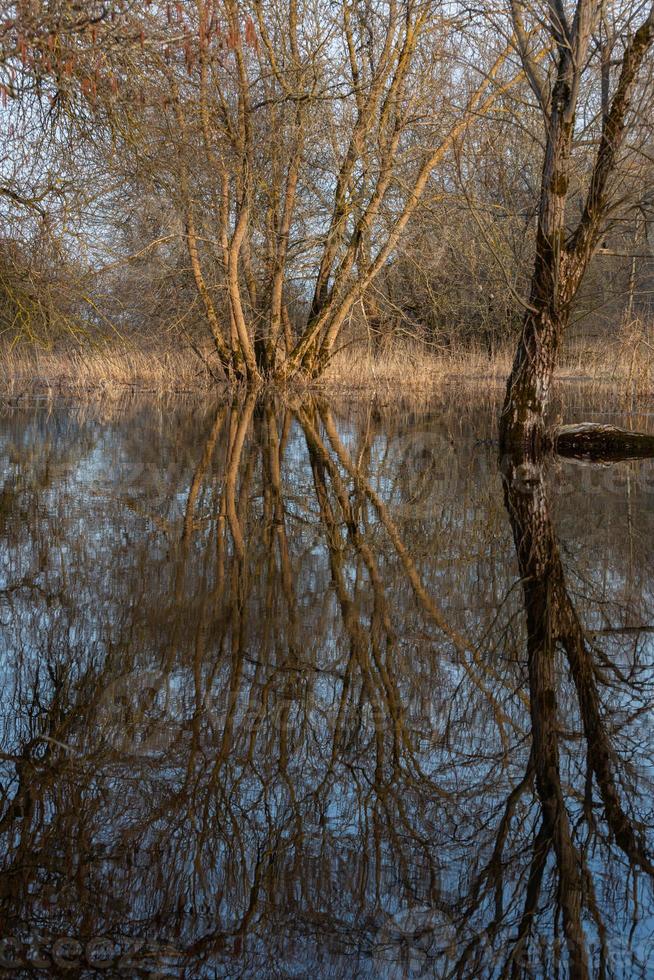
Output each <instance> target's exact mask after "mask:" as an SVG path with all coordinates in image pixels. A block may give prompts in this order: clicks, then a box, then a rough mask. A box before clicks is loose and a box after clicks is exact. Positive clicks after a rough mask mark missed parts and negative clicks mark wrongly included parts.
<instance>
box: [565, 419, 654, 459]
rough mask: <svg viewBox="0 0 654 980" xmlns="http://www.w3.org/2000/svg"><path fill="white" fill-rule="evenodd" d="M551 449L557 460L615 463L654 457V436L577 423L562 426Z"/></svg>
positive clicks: (612, 427) (596, 424)
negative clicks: (565, 458) (572, 457)
mask: <svg viewBox="0 0 654 980" xmlns="http://www.w3.org/2000/svg"><path fill="white" fill-rule="evenodd" d="M554 449H555V450H556V452H557V453H558V454H559V455H560V456H575V457H581V458H584V459H595V460H606V461H612V460H613V461H618V460H621V459H643V458H646V457H649V456H654V435H648V434H647V433H645V432H631V431H629V429H620V428H618V427H617V426H615V425H602V424H600V423H596V422H580V423H578V424H576V425H562V426H559V428H557V429H556V430H555V432H554Z"/></svg>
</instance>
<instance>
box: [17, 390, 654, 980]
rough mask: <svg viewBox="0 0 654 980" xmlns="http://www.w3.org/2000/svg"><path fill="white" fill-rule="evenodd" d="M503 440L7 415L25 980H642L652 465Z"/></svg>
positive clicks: (211, 408)
mask: <svg viewBox="0 0 654 980" xmlns="http://www.w3.org/2000/svg"><path fill="white" fill-rule="evenodd" d="M492 417H493V409H492V407H490V406H489V405H488V404H487V403H484V402H483V401H482V400H479V401H477V402H475V400H474V399H472V398H469V399H462V398H461V396H460V393H459V394H458V397H457V398H456V399H455V398H454V397H447V398H444V399H443V400H442V401H439V402H437V403H434V404H433V405H431V406H429V407H427V408H422V409H419V410H418V409H413V410H410V409H408V408H406V407H403V406H401V405H396V406H388V405H387V406H379V405H369V406H368V405H360V404H359V405H356V406H343V405H341V406H330V405H328V404H327V403H325V402H320V401H315V402H311V401H309V402H306V403H298V404H297V405H295V406H294V407H293V408H290V407H288V406H283V405H280V404H276V403H273V402H259V403H257V402H255V401H254V400H249V401H245V402H240V403H238V404H234V405H228V404H216V405H203V406H201V407H199V406H197V405H193V404H186V403H172V404H171V403H165V404H163V403H162V404H158V403H151V402H140V401H134V402H129V403H126V404H124V405H120V406H115V405H113V406H112V405H107V404H97V405H86V406H80V405H71V404H68V403H64V402H61V403H55V404H50V405H42V406H38V405H35V406H28V407H25V408H21V409H18V408H13V409H9V410H7V411H6V412H5V414H4V415H3V417H2V418H1V419H0V474H1V481H0V535H1V546H0V675H1V678H2V700H1V703H0V794H1V795H0V860H1V862H2V865H1V876H0V939H1V940H2V945H1V946H0V957H1V960H0V965H1V966H2V968H3V969H4V971H5V973H6V975H8V976H16V977H22V976H25V977H31V976H50V975H59V974H61V975H66V976H89V977H91V976H98V977H100V976H128V977H132V976H134V977H137V976H163V977H187V978H193V980H195V978H204V977H207V978H208V977H292V978H295V977H297V978H300V977H302V978H304V977H307V976H313V977H336V978H345V977H348V978H349V977H364V978H367V977H381V978H396V977H397V978H399V977H439V978H440V977H454V976H461V977H486V976H487V977H496V976H497V977H500V976H531V977H533V976H536V977H555V976H568V975H577V976H583V975H584V974H586V975H590V976H601V975H604V976H618V977H648V976H654V970H653V968H652V965H651V964H652V960H653V958H654V917H653V915H652V912H653V907H652V880H653V870H654V869H653V868H652V864H651V863H650V860H651V852H650V847H651V844H652V837H653V834H654V795H653V787H652V758H653V756H652V749H653V745H652V742H653V732H652V721H653V719H652V706H653V701H652V694H653V688H654V674H653V672H652V660H653V656H654V595H653V586H654V570H653V567H652V555H653V551H654V545H653V541H654V537H653V532H654V466H653V464H652V463H650V462H638V463H635V462H629V463H618V464H614V465H612V466H610V467H601V466H591V465H589V464H587V463H583V462H575V461H563V460H558V461H555V460H552V461H550V462H549V463H547V464H546V465H544V466H543V467H541V468H535V467H533V468H522V469H520V467H518V469H517V470H516V467H515V466H514V464H513V463H511V461H508V460H504V461H500V460H498V453H497V447H496V445H495V442H494V440H493V425H492ZM585 417H588V412H587V413H586V416H585ZM623 421H624V420H623ZM649 421H650V420H648V419H645V420H643V419H640V420H639V423H640V424H641V425H647V424H648V423H649ZM627 422H629V420H627Z"/></svg>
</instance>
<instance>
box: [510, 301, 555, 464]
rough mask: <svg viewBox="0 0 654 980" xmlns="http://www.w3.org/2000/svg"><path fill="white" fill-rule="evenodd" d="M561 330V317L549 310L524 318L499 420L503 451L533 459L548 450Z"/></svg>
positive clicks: (530, 314)
mask: <svg viewBox="0 0 654 980" xmlns="http://www.w3.org/2000/svg"><path fill="white" fill-rule="evenodd" d="M564 327H565V323H564V321H563V319H562V318H561V316H560V315H559V316H557V314H556V313H552V312H549V311H548V312H541V313H539V314H534V313H528V314H527V316H526V317H525V321H524V324H523V328H522V335H521V337H520V341H519V343H518V349H517V351H516V355H515V360H514V362H513V367H512V369H511V374H510V375H509V380H508V382H507V386H506V397H505V400H504V407H503V409H502V416H501V419H500V445H501V449H502V451H503V452H509V451H510V452H519V453H521V454H523V455H527V456H529V457H531V458H536V457H537V456H538V455H539V454H540V453H542V452H543V451H545V450H547V449H549V448H551V445H552V441H551V437H550V435H549V433H548V429H547V411H548V408H549V401H550V391H551V387H552V377H553V375H554V367H555V365H556V358H557V355H558V351H559V346H560V343H561V337H562V335H563V331H564Z"/></svg>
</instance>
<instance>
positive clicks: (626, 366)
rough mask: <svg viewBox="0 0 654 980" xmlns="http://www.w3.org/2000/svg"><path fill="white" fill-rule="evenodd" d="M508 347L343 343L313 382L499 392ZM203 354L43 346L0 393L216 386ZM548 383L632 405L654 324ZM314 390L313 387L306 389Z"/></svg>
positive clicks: (569, 358) (591, 344) (648, 358)
mask: <svg viewBox="0 0 654 980" xmlns="http://www.w3.org/2000/svg"><path fill="white" fill-rule="evenodd" d="M512 357H513V351H512V349H511V348H510V347H509V346H508V345H507V346H506V347H504V348H502V349H499V350H497V351H495V352H493V353H492V354H489V352H488V351H487V350H486V349H484V348H483V347H481V346H479V347H474V346H466V347H463V346H461V347H459V348H448V349H446V350H443V349H441V350H432V351H430V350H429V349H425V347H424V346H420V345H419V344H417V343H413V344H412V343H404V344H398V345H395V346H390V347H386V348H385V349H383V350H379V351H375V350H373V349H372V348H371V347H369V346H367V345H359V346H355V345H351V346H349V347H347V348H344V349H343V350H341V351H339V352H338V353H337V354H336V356H335V357H334V358H333V360H332V362H331V364H330V365H329V367H328V370H327V372H326V374H325V376H324V377H323V378H322V379H321V380H320V382H319V383H318V384H317V385H315V387H319V388H320V389H322V390H324V391H326V392H334V393H335V394H336V393H340V394H347V395H348V396H353V397H357V396H358V395H359V394H360V395H362V396H364V397H365V396H366V395H368V394H372V393H374V394H375V395H377V396H379V397H381V398H382V399H388V398H395V397H398V396H400V395H407V396H416V395H418V394H419V395H421V396H423V397H427V396H429V395H430V394H431V393H434V392H436V391H438V390H439V389H440V388H443V387H445V386H447V385H448V384H451V383H456V382H465V383H466V385H468V386H477V387H480V386H483V387H484V388H485V389H487V390H489V391H490V390H493V391H494V392H495V393H497V392H499V391H501V390H502V389H503V388H504V384H505V381H506V378H507V376H508V374H509V372H510V370H511V363H512ZM210 363H211V359H210V355H209V354H207V353H206V352H204V353H203V352H201V351H199V350H194V349H192V348H191V347H190V346H185V345H184V344H183V343H180V344H179V345H178V346H170V345H169V346H166V347H157V346H156V345H149V346H138V345H134V344H107V345H105V346H103V347H93V348H90V349H88V350H86V349H84V348H82V347H78V346H76V347H74V348H72V347H71V348H68V349H67V348H63V349H61V350H58V351H48V352H43V351H39V350H36V349H26V348H23V349H14V350H10V349H7V350H5V351H0V392H1V393H2V394H3V395H4V396H5V397H8V398H11V397H12V396H13V397H16V396H19V395H20V396H24V395H30V394H53V395H54V394H58V393H67V394H70V395H76V396H80V397H81V396H84V395H90V394H97V393H104V394H107V395H114V394H116V395H117V394H124V393H125V392H126V391H129V390H131V391H140V392H152V393H157V394H162V395H163V394H176V393H196V392H204V391H207V390H209V389H214V390H215V389H216V387H217V376H216V374H215V373H214V372H213V371H212V369H211V367H210ZM557 379H558V380H560V381H563V382H573V383H574V382H578V383H579V384H583V385H584V387H586V388H589V389H591V390H592V391H595V392H598V393H600V394H601V393H606V394H610V395H611V397H612V398H613V399H616V398H618V399H619V401H620V404H622V405H625V404H633V403H634V401H637V400H643V399H647V398H649V397H650V396H652V395H654V326H653V325H652V324H649V323H647V322H645V321H643V320H640V319H634V318H631V319H629V320H625V321H624V322H623V323H622V325H621V327H620V329H619V330H618V331H617V332H616V336H615V339H614V340H611V341H597V340H595V341H580V340H577V341H574V342H572V343H570V344H569V345H568V346H567V348H566V349H565V350H564V351H563V354H562V357H561V364H560V366H559V369H558V370H557ZM311 387H314V386H311Z"/></svg>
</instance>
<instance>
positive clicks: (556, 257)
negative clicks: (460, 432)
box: [500, 0, 654, 456]
mask: <svg viewBox="0 0 654 980" xmlns="http://www.w3.org/2000/svg"><path fill="white" fill-rule="evenodd" d="M524 9H525V4H524V3H522V2H520V0H515V3H514V5H513V10H514V25H515V30H516V36H517V40H518V46H519V48H520V53H521V56H522V60H523V64H524V68H525V74H526V76H527V77H528V78H529V81H530V84H531V86H532V89H533V90H534V92H535V94H536V97H537V99H538V101H539V104H540V106H541V109H542V112H543V117H544V120H545V130H546V149H545V159H544V162H543V172H542V177H541V196H540V207H539V214H538V231H537V235H536V259H535V263H534V272H533V277H532V285H531V295H530V301H529V307H528V311H527V313H526V314H525V318H524V322H523V328H522V333H521V336H520V339H519V341H518V348H517V351H516V356H515V360H514V363H513V368H512V371H511V374H510V376H509V380H508V384H507V390H506V398H505V401H504V408H503V410H502V416H501V419H500V443H501V447H502V449H503V450H504V451H505V452H516V451H517V452H521V453H523V454H524V453H526V454H528V455H530V456H536V455H538V453H539V452H541V451H542V450H543V449H544V448H548V447H549V446H551V445H552V443H553V438H552V436H551V434H550V433H549V432H548V429H547V411H548V408H549V401H550V392H551V387H552V378H553V375H554V369H555V367H556V363H557V358H558V354H559V350H560V347H561V342H562V340H563V336H564V333H565V329H566V326H567V323H568V318H569V312H570V305H571V303H572V301H573V300H574V297H575V295H576V293H577V291H578V289H579V286H580V284H581V282H582V279H583V276H584V273H585V271H586V269H587V268H588V264H589V262H590V260H591V257H592V255H593V252H594V250H595V248H596V246H597V242H598V240H599V237H600V235H601V233H602V230H603V225H604V221H605V218H606V214H607V211H608V204H609V201H608V184H609V180H610V179H611V177H612V176H613V174H614V172H615V167H616V161H617V157H618V153H619V150H620V147H621V145H622V142H623V139H624V135H625V127H626V124H627V119H628V114H629V111H630V108H631V102H632V98H633V94H634V90H635V87H636V83H637V78H638V72H639V70H640V68H641V66H642V63H643V61H644V59H645V57H646V55H647V54H648V52H649V50H650V48H651V46H652V43H653V42H654V4H652V5H651V6H650V9H649V14H648V15H647V16H646V18H645V19H644V21H643V22H642V23H641V25H640V27H639V28H638V30H637V31H636V32H635V33H634V34H633V36H632V37H631V38H630V39H629V40H628V41H627V43H626V45H625V49H624V53H623V55H622V59H621V62H620V72H619V78H618V81H617V84H616V88H615V92H614V95H613V99H612V101H611V102H610V105H609V104H608V100H607V98H606V94H605V93H604V98H603V103H604V105H605V107H606V108H605V110H604V113H603V117H602V131H601V136H600V140H599V145H598V149H597V154H596V157H595V161H594V164H593V170H592V173H591V177H590V181H589V185H588V191H587V194H586V200H585V202H584V208H583V212H582V215H581V218H580V220H579V222H578V224H577V226H576V228H574V229H573V230H569V229H568V228H567V226H566V201H567V196H568V186H569V166H570V155H571V152H572V145H573V137H574V129H575V113H576V108H577V102H578V98H579V91H580V86H581V81H582V74H583V72H584V71H585V70H586V68H587V62H588V53H589V47H590V43H589V42H590V39H591V36H592V34H593V29H594V23H595V18H596V15H597V5H596V4H594V3H593V2H592V0H578V2H577V4H576V9H575V16H574V20H573V21H572V23H571V24H568V21H567V18H566V17H565V16H564V15H563V14H562V13H561V12H560V10H559V8H558V7H557V6H556V5H553V9H556V10H559V13H557V14H556V16H553V18H552V21H551V25H550V30H551V40H552V42H553V44H554V45H555V46H556V48H557V52H558V67H557V78H556V82H555V84H554V87H553V90H552V94H551V97H550V96H549V94H548V91H547V85H546V83H545V80H544V79H543V78H542V76H541V75H540V73H539V69H538V66H537V64H536V63H535V62H534V60H533V57H532V56H531V55H530V53H529V50H530V48H529V42H528V39H527V35H526V33H525V29H524V22H523V14H524ZM560 9H561V10H562V8H560Z"/></svg>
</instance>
